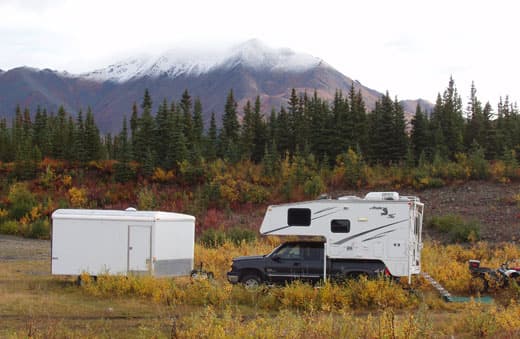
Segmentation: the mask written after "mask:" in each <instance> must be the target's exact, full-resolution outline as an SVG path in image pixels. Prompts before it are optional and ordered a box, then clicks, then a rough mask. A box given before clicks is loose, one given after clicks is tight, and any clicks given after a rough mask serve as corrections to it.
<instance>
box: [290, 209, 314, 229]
mask: <svg viewBox="0 0 520 339" xmlns="http://www.w3.org/2000/svg"><path fill="white" fill-rule="evenodd" d="M287 225H289V226H310V225H311V210H310V209H308V208H289V210H288V211H287Z"/></svg>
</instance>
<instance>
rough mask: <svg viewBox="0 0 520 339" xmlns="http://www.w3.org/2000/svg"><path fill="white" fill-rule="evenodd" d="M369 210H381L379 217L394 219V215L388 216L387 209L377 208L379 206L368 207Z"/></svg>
mask: <svg viewBox="0 0 520 339" xmlns="http://www.w3.org/2000/svg"><path fill="white" fill-rule="evenodd" d="M370 209H371V210H381V211H382V212H381V215H387V216H388V218H390V219H393V218H395V213H391V214H388V208H386V207H379V206H372V207H370Z"/></svg>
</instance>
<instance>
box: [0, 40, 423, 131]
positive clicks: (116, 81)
mask: <svg viewBox="0 0 520 339" xmlns="http://www.w3.org/2000/svg"><path fill="white" fill-rule="evenodd" d="M353 84H354V85H355V88H356V90H359V91H361V93H362V94H363V96H364V98H365V102H366V105H367V107H368V108H369V109H370V108H371V107H373V104H374V102H375V101H376V100H377V99H378V98H379V97H380V96H381V93H380V92H377V91H375V90H373V89H370V88H368V87H365V86H363V85H362V84H360V83H359V82H357V81H353V80H352V79H351V78H349V77H347V76H345V75H343V74H341V73H340V72H338V71H337V70H335V69H334V68H333V67H331V66H330V65H328V64H327V63H326V62H324V61H323V60H321V59H319V58H317V57H314V56H311V55H308V54H303V53H296V52H293V51H292V50H290V49H286V48H285V49H276V48H271V47H269V46H266V45H265V44H263V43H262V42H260V41H258V40H249V41H247V42H245V43H242V44H240V45H237V46H235V47H233V48H230V49H228V50H222V51H200V50H199V51H196V50H190V49H175V50H170V51H168V52H166V53H162V54H160V55H155V56H150V55H149V56H140V57H132V58H128V59H127V60H125V61H122V62H118V63H115V64H113V65H110V66H108V67H106V68H102V69H98V70H95V71H92V72H88V73H84V74H79V75H77V74H70V73H67V72H57V71H51V70H48V69H44V70H38V69H33V68H28V67H19V68H15V69H11V70H9V71H6V72H3V73H2V72H0V117H7V118H9V119H10V118H11V117H12V116H13V115H14V112H15V108H16V105H18V104H19V105H21V106H22V107H24V106H25V107H28V108H29V109H30V110H31V112H33V113H34V112H35V110H36V107H37V106H41V107H45V108H46V109H47V111H49V112H56V111H57V109H58V107H59V106H61V105H63V106H64V107H65V109H66V110H67V111H69V112H70V113H71V114H73V115H74V114H76V112H77V111H79V109H83V110H86V109H87V107H90V108H91V109H92V111H93V113H94V115H95V118H96V122H97V124H98V126H99V127H100V129H101V130H102V131H103V132H118V131H119V130H120V129H121V126H122V120H123V116H126V117H127V118H128V117H129V116H130V112H131V109H132V104H133V103H134V102H140V101H141V100H142V96H143V93H144V91H145V89H148V90H149V92H150V94H151V96H152V100H153V103H154V107H153V111H154V112H155V109H156V107H157V104H159V103H160V102H162V101H163V100H164V99H166V100H168V101H169V102H172V101H178V100H179V99H180V97H181V94H182V92H183V91H184V90H186V89H187V90H188V91H189V93H190V95H191V96H192V97H193V98H195V97H199V98H200V99H201V102H202V106H203V111H204V114H205V121H206V123H208V122H209V116H210V114H211V112H215V114H216V117H217V121H220V118H221V115H222V113H223V110H224V103H225V100H226V96H227V94H228V93H229V90H230V89H233V92H234V96H235V99H236V100H237V101H238V104H239V112H242V107H243V105H244V104H245V103H246V101H247V100H251V101H254V100H255V98H256V97H257V96H259V97H260V99H261V102H262V110H263V111H264V112H265V113H267V114H268V113H269V112H270V111H271V108H273V107H274V108H275V109H277V110H278V109H279V108H280V106H281V105H286V103H287V99H288V98H289V95H290V93H291V89H292V88H295V89H296V90H297V91H298V92H304V91H307V93H309V94H312V93H313V92H314V91H315V90H316V91H317V93H318V95H319V96H320V97H322V98H324V99H328V100H332V99H333V98H334V94H335V92H336V90H342V91H343V92H344V93H346V92H347V91H349V90H350V87H351V86H352V85H353ZM403 103H404V104H405V105H406V101H405V102H403ZM427 109H428V107H427Z"/></svg>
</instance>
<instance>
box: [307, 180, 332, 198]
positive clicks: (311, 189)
mask: <svg viewBox="0 0 520 339" xmlns="http://www.w3.org/2000/svg"><path fill="white" fill-rule="evenodd" d="M325 189H326V187H325V184H324V183H323V180H322V179H321V177H320V176H319V175H315V176H313V177H312V178H310V179H308V180H307V181H305V184H304V185H303V193H304V194H305V196H307V197H311V198H316V197H317V196H319V195H320V194H321V193H323V191H325Z"/></svg>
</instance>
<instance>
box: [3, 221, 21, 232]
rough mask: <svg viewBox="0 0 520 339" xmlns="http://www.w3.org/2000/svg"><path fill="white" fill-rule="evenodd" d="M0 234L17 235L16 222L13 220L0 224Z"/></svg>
mask: <svg viewBox="0 0 520 339" xmlns="http://www.w3.org/2000/svg"><path fill="white" fill-rule="evenodd" d="M0 233H2V234H17V233H18V222H17V221H14V220H7V221H4V222H3V223H1V224H0Z"/></svg>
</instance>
